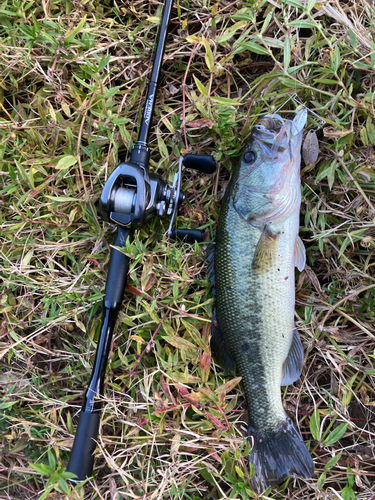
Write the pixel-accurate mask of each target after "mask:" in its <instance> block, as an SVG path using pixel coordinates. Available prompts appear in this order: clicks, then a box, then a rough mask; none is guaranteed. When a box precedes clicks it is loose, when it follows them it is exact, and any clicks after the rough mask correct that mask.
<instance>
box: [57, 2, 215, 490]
mask: <svg viewBox="0 0 375 500" xmlns="http://www.w3.org/2000/svg"><path fill="white" fill-rule="evenodd" d="M172 3H173V0H165V2H164V9H163V14H162V19H161V24H160V28H159V32H158V37H157V45H156V50H155V58H154V63H153V68H152V73H151V78H150V81H149V86H148V90H147V96H146V103H145V107H144V110H143V115H142V119H141V125H140V130H139V135H138V140H137V142H136V144H135V145H134V146H133V148H132V151H131V156H130V161H129V162H122V163H120V164H119V165H118V166H117V167H116V169H115V170H114V171H113V172H112V174H111V175H110V176H109V178H108V180H107V182H106V184H105V186H104V189H103V192H102V195H101V198H100V201H99V212H100V215H101V217H102V218H103V220H104V221H106V222H109V223H112V224H116V226H117V227H116V233H115V239H114V242H113V245H112V249H111V252H110V259H109V265H108V273H107V280H106V285H105V291H104V298H103V306H102V307H103V312H102V324H101V329H100V334H99V340H98V344H97V350H96V356H95V360H94V365H93V368H92V373H91V378H90V381H89V384H88V388H87V390H86V392H85V395H84V397H83V403H82V408H81V413H80V417H79V422H78V427H77V431H76V435H75V438H74V443H73V448H72V451H71V454H70V460H69V464H68V467H67V470H68V471H69V472H72V473H74V474H75V475H76V478H73V479H71V480H70V481H72V482H79V481H84V480H85V479H86V478H89V477H91V476H92V472H93V466H94V451H95V448H96V440H97V437H98V433H99V425H100V415H101V409H102V400H103V396H104V381H105V372H106V368H107V362H108V356H109V352H110V347H111V342H112V335H113V331H114V327H115V323H116V319H117V315H118V313H119V310H120V308H121V304H122V300H123V295H124V291H125V287H126V278H127V274H128V270H129V260H130V259H129V257H127V256H126V255H125V254H124V253H122V252H121V251H120V250H119V248H122V247H124V246H125V245H126V244H127V242H131V241H133V239H134V230H135V229H139V228H140V227H142V226H143V225H144V224H145V223H146V222H147V221H148V220H149V219H150V218H151V217H153V216H155V215H158V216H160V217H162V216H164V215H172V219H171V222H170V226H169V230H168V234H169V236H170V237H171V238H173V239H181V240H184V241H187V242H188V243H193V242H195V241H198V242H202V241H203V240H204V237H203V232H202V231H200V230H197V229H172V226H173V220H174V218H175V216H176V212H177V209H178V208H179V206H180V205H181V204H182V202H183V200H184V199H185V195H184V193H183V192H182V190H181V174H182V166H183V165H184V166H185V168H190V169H195V170H199V171H200V172H204V173H209V174H211V173H213V172H214V171H215V169H216V162H215V160H214V158H213V157H212V156H211V155H192V154H187V155H185V156H184V157H181V158H180V162H179V168H178V173H177V174H176V175H175V178H174V181H173V185H172V186H169V185H168V184H167V183H166V182H164V181H163V180H162V179H161V178H160V177H159V176H158V175H155V174H152V173H149V171H148V164H149V160H150V148H149V146H148V139H149V135H150V130H151V122H152V117H153V112H154V107H155V101H156V93H157V89H158V82H159V77H160V72H161V66H162V61H163V54H164V49H165V44H166V39H167V32H168V25H169V21H170V16H171V9H172Z"/></svg>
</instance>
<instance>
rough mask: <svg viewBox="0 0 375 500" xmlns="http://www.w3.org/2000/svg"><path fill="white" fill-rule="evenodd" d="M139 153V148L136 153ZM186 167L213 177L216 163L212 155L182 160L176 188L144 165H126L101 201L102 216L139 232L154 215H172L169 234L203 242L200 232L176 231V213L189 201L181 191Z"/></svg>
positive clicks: (112, 177)
mask: <svg viewBox="0 0 375 500" xmlns="http://www.w3.org/2000/svg"><path fill="white" fill-rule="evenodd" d="M135 150H137V145H135V146H134V148H133V151H135ZM133 156H135V155H133V152H132V157H133ZM182 165H184V166H185V167H186V168H189V169H194V170H198V171H200V172H203V173H207V174H212V173H214V172H215V169H216V162H215V160H214V158H213V156H210V155H192V154H187V155H186V156H181V157H180V162H179V170H178V173H176V174H175V177H174V181H173V185H172V186H169V185H168V184H166V183H165V182H164V181H163V180H162V179H161V178H160V177H159V176H158V175H155V174H150V173H149V172H148V171H147V170H146V168H145V167H144V166H143V165H142V164H139V163H138V164H137V163H135V162H132V161H130V162H124V163H120V165H119V166H118V167H117V168H116V169H115V170H114V171H113V172H112V174H111V175H110V177H109V178H108V180H107V182H106V184H105V186H104V189H103V193H102V195H101V197H100V202H99V212H100V213H101V215H102V217H103V219H104V220H105V221H106V222H112V223H115V224H118V225H120V226H122V227H127V228H132V229H136V228H139V227H141V226H142V225H143V224H145V223H146V222H147V221H148V220H149V219H150V218H151V217H153V216H154V215H156V214H157V215H159V216H160V217H162V216H164V215H172V219H171V223H170V226H169V230H168V234H169V235H170V237H171V238H173V239H176V238H177V239H181V240H183V239H186V241H187V242H188V243H193V242H194V241H198V242H201V241H203V233H202V231H200V230H197V229H173V230H172V225H173V221H174V218H175V216H176V212H177V210H178V208H179V207H180V206H181V204H182V202H183V201H184V199H185V195H184V193H183V191H182V190H181V175H182Z"/></svg>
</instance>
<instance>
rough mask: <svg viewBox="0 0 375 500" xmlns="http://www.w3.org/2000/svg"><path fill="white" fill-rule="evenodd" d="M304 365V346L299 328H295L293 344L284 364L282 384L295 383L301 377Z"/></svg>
mask: <svg viewBox="0 0 375 500" xmlns="http://www.w3.org/2000/svg"><path fill="white" fill-rule="evenodd" d="M302 366H303V346H302V342H301V338H300V336H299V333H298V330H297V328H295V329H294V330H293V339H292V345H291V346H290V349H289V353H288V356H287V357H286V360H285V361H284V364H283V379H282V381H281V384H280V385H289V384H293V382H295V381H296V380H298V379H299V377H300V375H301V371H302Z"/></svg>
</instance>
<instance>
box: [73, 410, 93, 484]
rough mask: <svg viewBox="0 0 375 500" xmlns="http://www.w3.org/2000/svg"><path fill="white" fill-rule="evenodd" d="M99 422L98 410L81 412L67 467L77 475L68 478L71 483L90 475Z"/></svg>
mask: <svg viewBox="0 0 375 500" xmlns="http://www.w3.org/2000/svg"><path fill="white" fill-rule="evenodd" d="M99 423H100V413H99V412H93V413H87V412H84V411H83V412H81V415H80V417H79V422H78V427H77V432H76V436H75V438H74V444H73V448H72V452H71V454H70V459H69V464H68V468H67V470H68V471H69V472H72V473H73V474H75V475H76V476H77V477H75V478H72V479H70V482H72V483H78V482H80V481H84V480H85V479H87V478H88V477H91V476H92V471H93V467H94V451H95V448H96V440H97V438H98V433H99Z"/></svg>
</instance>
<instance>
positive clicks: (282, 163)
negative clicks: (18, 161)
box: [206, 109, 314, 493]
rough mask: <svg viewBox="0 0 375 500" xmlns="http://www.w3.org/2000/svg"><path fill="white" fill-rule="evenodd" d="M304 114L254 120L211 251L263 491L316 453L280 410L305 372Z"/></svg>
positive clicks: (308, 471)
mask: <svg viewBox="0 0 375 500" xmlns="http://www.w3.org/2000/svg"><path fill="white" fill-rule="evenodd" d="M306 121H307V111H306V110H305V109H302V110H301V111H299V112H298V113H297V114H296V115H295V117H294V119H293V120H288V119H284V118H282V117H281V116H280V115H277V114H271V115H268V116H265V117H264V118H262V119H261V120H260V121H259V122H258V123H257V125H255V126H254V128H253V130H252V132H251V134H250V137H249V141H248V143H247V145H246V147H245V149H244V151H243V153H242V155H241V158H240V161H239V162H238V164H237V166H236V167H235V168H234V171H233V173H232V176H231V180H230V182H229V184H228V187H227V189H226V192H225V195H224V197H223V201H222V205H221V208H220V214H219V220H218V225H217V230H216V235H215V239H214V242H213V243H212V244H211V245H210V246H209V247H208V250H207V253H206V258H207V261H208V273H209V278H210V280H211V285H212V292H213V295H214V299H215V300H214V301H215V307H214V311H213V318H212V324H211V337H210V345H211V351H212V353H213V354H214V357H215V359H216V360H217V361H218V363H219V364H220V365H221V366H222V367H223V368H224V369H226V370H227V371H229V372H231V373H233V374H237V375H239V376H240V377H242V386H243V391H244V395H245V399H246V402H247V406H248V414H249V424H248V440H249V442H250V444H251V451H250V454H249V462H250V463H252V464H253V466H254V471H255V472H254V475H253V477H252V478H251V484H252V487H253V489H254V491H256V492H257V493H262V492H264V491H265V490H266V489H268V488H269V487H273V486H276V485H277V484H279V483H281V482H282V481H283V480H284V479H285V478H286V477H289V476H292V475H295V476H300V477H304V478H311V477H312V476H313V474H314V463H313V460H312V457H311V455H310V453H309V451H308V449H307V447H306V445H305V443H304V441H303V439H302V437H301V435H300V432H299V431H298V429H297V426H296V425H295V423H294V422H293V420H292V419H291V418H290V417H289V416H288V415H287V413H286V412H285V410H284V408H283V404H282V399H281V389H280V386H286V385H289V384H292V383H293V382H295V381H296V380H298V378H299V377H300V374H301V371H302V367H303V361H304V351H303V346H302V343H301V339H300V336H299V333H298V331H297V329H296V326H295V322H294V312H295V267H297V268H298V269H299V271H302V270H303V268H304V266H305V262H306V252H305V247H304V245H303V242H302V240H301V238H300V237H299V234H298V233H299V214H300V205H301V187H300V184H301V180H300V164H301V143H302V135H303V129H304V126H305V124H306Z"/></svg>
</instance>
